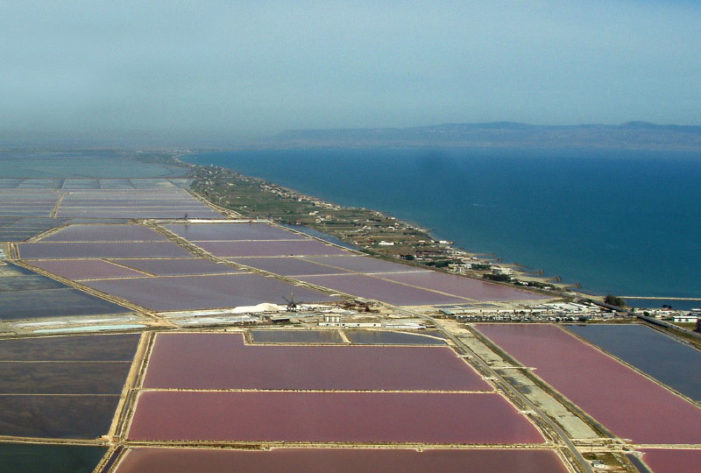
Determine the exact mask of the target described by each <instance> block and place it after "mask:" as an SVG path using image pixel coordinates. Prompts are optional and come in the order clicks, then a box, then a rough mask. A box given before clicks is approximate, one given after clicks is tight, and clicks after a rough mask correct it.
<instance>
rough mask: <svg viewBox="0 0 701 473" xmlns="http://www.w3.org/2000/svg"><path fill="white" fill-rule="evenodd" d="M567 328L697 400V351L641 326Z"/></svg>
mask: <svg viewBox="0 0 701 473" xmlns="http://www.w3.org/2000/svg"><path fill="white" fill-rule="evenodd" d="M567 328H568V329H569V330H571V331H572V332H574V333H575V334H576V335H579V336H580V337H582V338H584V339H586V340H588V341H590V342H591V343H593V344H595V345H598V346H600V347H601V348H603V349H604V350H606V351H608V352H609V353H611V354H613V355H615V356H617V357H619V358H620V359H622V360H623V361H625V362H627V363H629V364H631V365H633V366H635V367H636V368H638V369H639V370H640V371H643V372H645V373H647V374H649V375H650V376H652V377H654V378H656V379H658V380H659V381H662V382H663V383H665V384H667V385H668V386H670V387H672V388H674V389H676V390H677V391H679V392H680V393H682V394H684V395H686V396H688V397H690V398H692V399H695V400H697V401H699V400H701V373H700V372H699V370H698V367H699V366H701V351H699V350H696V349H694V348H692V347H690V346H688V345H685V344H683V343H680V342H678V341H676V340H674V339H673V338H672V337H670V336H668V335H665V334H663V333H661V332H658V331H657V330H654V329H651V328H649V327H646V326H644V325H637V324H636V325H570V326H568V327H567Z"/></svg>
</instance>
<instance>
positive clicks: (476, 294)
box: [382, 271, 547, 301]
mask: <svg viewBox="0 0 701 473" xmlns="http://www.w3.org/2000/svg"><path fill="white" fill-rule="evenodd" d="M382 277H383V278H384V279H389V280H390V281H395V282H399V283H404V284H410V285H412V286H418V287H421V288H425V289H432V290H434V291H440V292H445V293H448V294H453V295H455V296H460V297H467V298H469V299H476V300H479V301H503V300H523V299H547V297H546V296H543V295H540V294H536V293H534V292H529V291H522V290H519V289H514V288H511V287H507V286H502V285H500V284H494V283H489V282H484V281H479V280H477V279H471V278H466V277H462V276H457V275H454V274H446V273H439V272H437V271H423V272H420V273H417V272H414V273H402V274H383V275H382Z"/></svg>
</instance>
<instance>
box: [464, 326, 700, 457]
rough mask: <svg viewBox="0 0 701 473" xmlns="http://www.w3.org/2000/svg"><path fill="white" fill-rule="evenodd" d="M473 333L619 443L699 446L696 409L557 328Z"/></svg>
mask: <svg viewBox="0 0 701 473" xmlns="http://www.w3.org/2000/svg"><path fill="white" fill-rule="evenodd" d="M476 328H477V329H478V330H479V331H480V332H482V333H483V334H484V335H486V336H487V337H489V338H490V339H491V340H492V341H494V342H495V343H496V344H498V345H499V346H500V347H501V348H503V349H504V350H505V351H506V352H508V353H510V354H511V355H512V356H514V357H515V358H516V359H517V360H518V361H519V362H521V363H522V364H523V365H525V366H529V367H533V368H535V369H536V370H535V374H536V375H538V376H539V377H540V378H542V379H543V380H545V381H546V382H547V383H548V384H550V385H551V386H553V387H554V388H555V389H557V390H558V391H559V392H560V393H562V394H564V395H565V396H566V397H568V398H569V399H570V400H571V401H573V402H574V403H575V404H577V405H578V406H579V407H581V408H582V409H583V410H584V411H585V412H587V413H588V414H590V415H591V416H592V417H594V418H595V419H596V420H598V421H599V422H601V423H602V424H603V425H604V426H605V427H607V428H608V429H609V430H611V431H612V432H613V433H614V434H616V435H618V436H619V437H621V438H626V439H632V440H633V441H634V442H635V443H638V444H645V443H648V444H701V428H699V426H700V425H701V409H699V408H698V407H696V406H695V405H693V404H691V403H690V402H688V401H686V400H684V399H682V398H681V397H679V396H677V395H675V394H673V393H672V392H671V391H669V390H667V389H665V388H664V387H662V386H660V385H658V384H657V383H655V382H653V381H651V380H649V379H648V378H646V377H644V376H642V375H641V374H639V373H637V372H636V371H634V370H632V369H631V368H629V367H627V366H625V365H623V364H622V363H620V362H618V361H617V360H615V359H613V358H611V357H610V356H608V355H606V354H604V353H602V352H601V351H599V350H597V349H595V348H594V347H592V346H590V345H588V344H586V343H584V342H582V341H581V340H579V339H577V338H576V337H574V336H573V335H571V334H570V333H568V332H566V331H564V330H562V329H560V328H559V327H556V326H554V325H545V324H530V325H519V324H479V325H476Z"/></svg>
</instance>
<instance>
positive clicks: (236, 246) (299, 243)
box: [193, 239, 348, 258]
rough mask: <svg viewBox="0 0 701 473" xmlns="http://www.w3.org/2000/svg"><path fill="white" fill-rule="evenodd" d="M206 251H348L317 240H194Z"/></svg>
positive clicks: (223, 254) (267, 253) (233, 253)
mask: <svg viewBox="0 0 701 473" xmlns="http://www.w3.org/2000/svg"><path fill="white" fill-rule="evenodd" d="M193 243H194V244H196V245H197V246H199V247H200V248H202V249H203V250H205V251H208V252H210V253H212V254H213V255H215V256H219V257H222V258H234V257H237V256H239V257H240V256H294V255H339V254H346V253H348V251H347V250H344V249H341V248H339V247H337V246H332V245H327V244H325V243H322V242H320V241H317V240H311V239H310V240H274V241H272V240H271V241H268V240H265V241H248V240H245V241H193Z"/></svg>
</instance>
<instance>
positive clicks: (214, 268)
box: [115, 259, 241, 276]
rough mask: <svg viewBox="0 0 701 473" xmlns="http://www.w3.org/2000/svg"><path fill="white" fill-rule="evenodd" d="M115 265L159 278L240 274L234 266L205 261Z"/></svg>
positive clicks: (133, 261) (145, 261) (130, 261)
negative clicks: (155, 275)
mask: <svg viewBox="0 0 701 473" xmlns="http://www.w3.org/2000/svg"><path fill="white" fill-rule="evenodd" d="M115 262H116V263H119V264H123V265H125V266H130V267H132V268H136V269H138V270H141V271H146V272H148V273H151V274H157V275H159V276H181V275H188V274H190V275H195V274H223V273H238V272H241V271H240V270H239V269H236V268H235V267H234V266H231V265H228V264H219V263H215V262H214V261H209V260H206V259H121V260H115Z"/></svg>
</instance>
